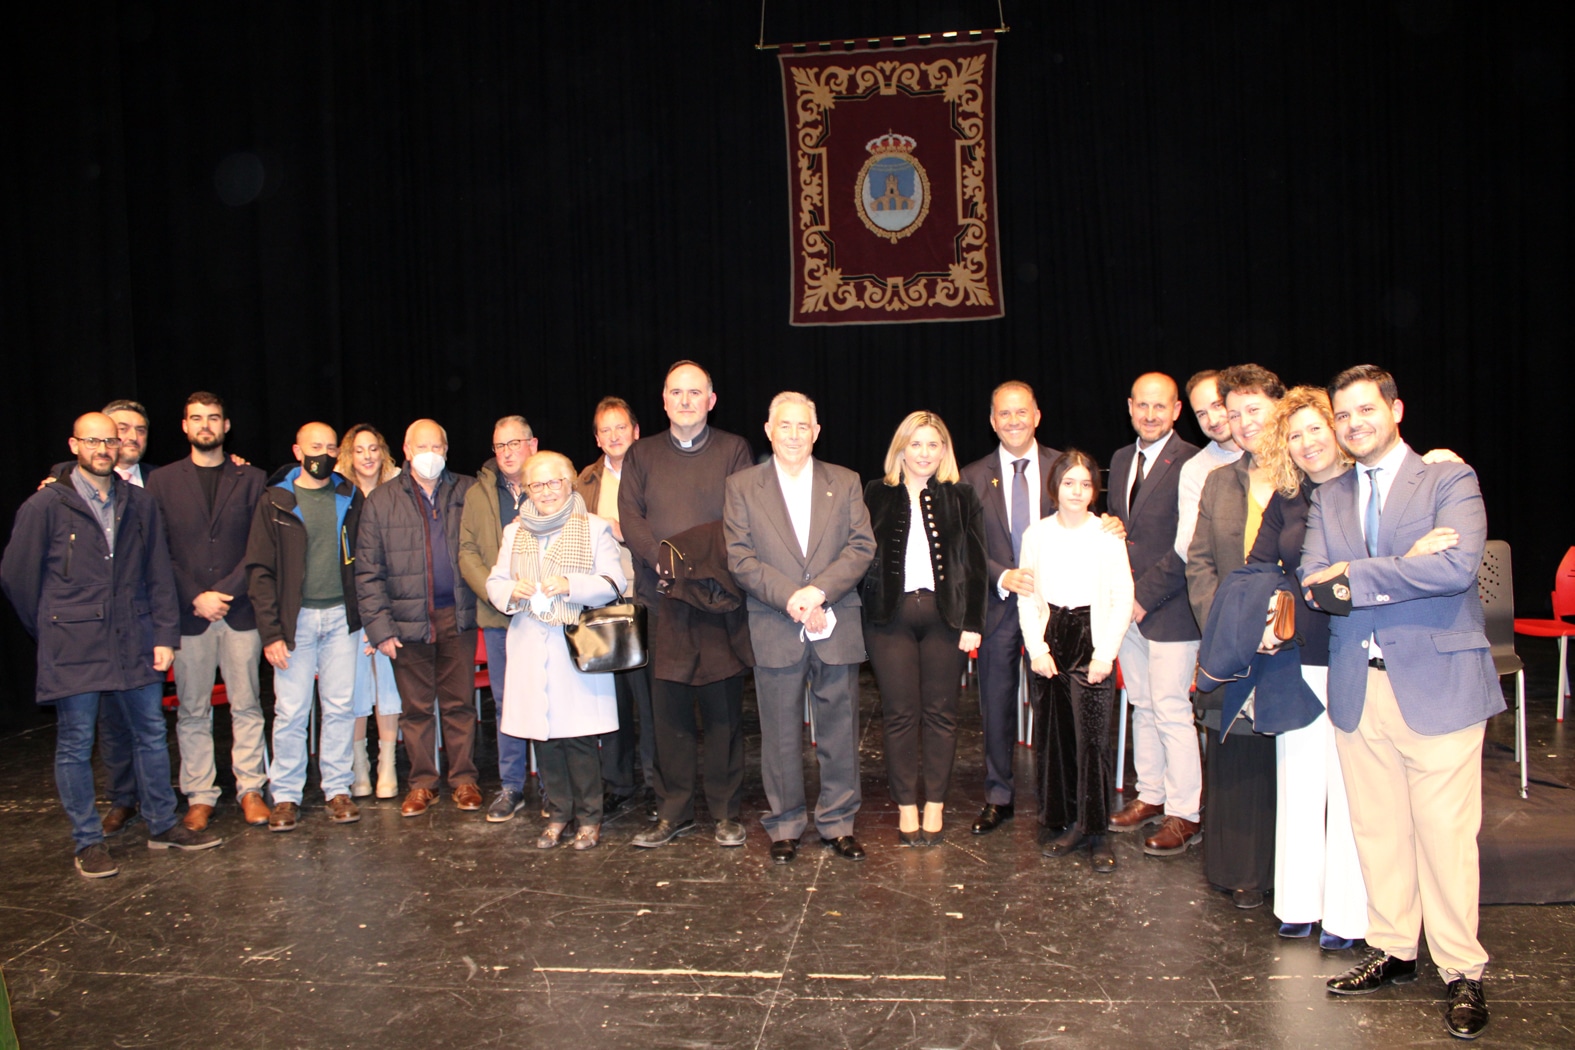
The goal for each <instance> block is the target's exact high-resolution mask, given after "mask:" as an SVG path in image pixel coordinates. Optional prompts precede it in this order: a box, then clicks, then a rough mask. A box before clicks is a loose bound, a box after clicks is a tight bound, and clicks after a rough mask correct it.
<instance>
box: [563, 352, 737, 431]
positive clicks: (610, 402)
mask: <svg viewBox="0 0 1575 1050" xmlns="http://www.w3.org/2000/svg"><path fill="white" fill-rule="evenodd" d="M675 367H676V366H675ZM695 367H696V368H700V366H699V365H696V366H695ZM700 371H702V372H704V371H705V369H703V368H700ZM667 374H668V375H672V370H671V369H669V370H668V373H667ZM710 378H711V377H710V376H706V379H708V380H709V379H710ZM613 409H622V410H623V414H624V415H626V416H628V417H629V425H630V426H631V427H637V426H639V425H640V421H639V420H638V419H636V418H635V415H634V409H632V408H630V407H629V402H627V401H625V400H624V399H623V398H621V397H613V396H612V395H611V394H609V395H608V396H606V397H604V398H602V399H601V400H600V401H598V402H596V411H595V412H592V413H591V426H592V428H594V427H595V426H596V421H597V420H598V419H600V418H602V413H603V412H611V411H612V410H613Z"/></svg>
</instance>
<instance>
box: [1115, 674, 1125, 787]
mask: <svg viewBox="0 0 1575 1050" xmlns="http://www.w3.org/2000/svg"><path fill="white" fill-rule="evenodd" d="M1116 707H1118V708H1120V709H1121V714H1120V720H1119V721H1118V722H1117V723H1116V725H1117V726H1118V728H1117V729H1116V794H1118V795H1119V794H1121V782H1122V781H1123V780H1124V779H1125V778H1126V775H1127V691H1126V690H1125V689H1123V690H1121V692H1119V693H1117V694H1116Z"/></svg>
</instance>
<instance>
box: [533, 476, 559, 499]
mask: <svg viewBox="0 0 1575 1050" xmlns="http://www.w3.org/2000/svg"><path fill="white" fill-rule="evenodd" d="M568 483H569V479H568V478H549V479H548V480H546V481H533V482H531V483H530V484H529V485H526V486H525V489H526V491H527V492H529V493H530V494H531V495H532V496H540V495H541V494H542V493H543V492H562V491H563V486H565V485H567V484H568Z"/></svg>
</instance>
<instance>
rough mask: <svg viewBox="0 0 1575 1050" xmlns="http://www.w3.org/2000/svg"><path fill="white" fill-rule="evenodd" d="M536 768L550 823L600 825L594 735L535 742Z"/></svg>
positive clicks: (599, 779) (599, 777)
mask: <svg viewBox="0 0 1575 1050" xmlns="http://www.w3.org/2000/svg"><path fill="white" fill-rule="evenodd" d="M536 768H537V769H539V770H541V782H542V786H543V788H544V789H545V791H546V793H547V799H546V803H547V813H548V817H549V819H550V820H552V821H554V822H560V821H561V822H562V823H565V824H567V823H568V822H569V821H570V820H577V821H579V822H580V823H581V824H582V825H584V824H600V823H601V822H602V758H601V755H600V753H599V751H598V747H597V741H596V737H595V736H594V735H592V736H566V737H559V738H557V739H556V740H538V741H536Z"/></svg>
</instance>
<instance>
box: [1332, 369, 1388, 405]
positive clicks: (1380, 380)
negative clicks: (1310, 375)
mask: <svg viewBox="0 0 1575 1050" xmlns="http://www.w3.org/2000/svg"><path fill="white" fill-rule="evenodd" d="M1357 383H1376V384H1377V385H1378V392H1379V393H1380V394H1382V395H1383V396H1384V401H1385V402H1386V403H1388V404H1391V405H1392V404H1394V403H1395V399H1397V398H1398V397H1399V396H1400V388H1399V387H1397V386H1395V377H1394V376H1392V375H1390V374H1389V373H1388V372H1387V371H1385V370H1384V369H1382V368H1379V367H1378V366H1377V365H1355V366H1353V367H1351V368H1347V369H1346V370H1345V371H1344V372H1341V373H1340V374H1339V375H1337V376H1335V377H1334V378H1333V379H1331V380H1329V396H1330V397H1331V398H1332V397H1334V395H1335V394H1338V393H1339V392H1340V391H1342V390H1344V389H1345V388H1346V387H1348V386H1353V385H1355V384H1357Z"/></svg>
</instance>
